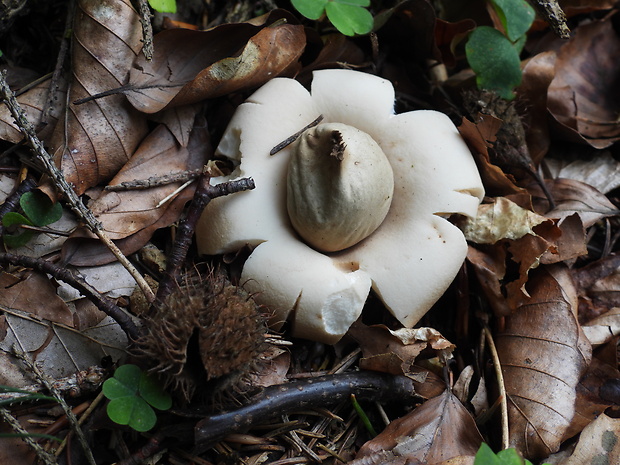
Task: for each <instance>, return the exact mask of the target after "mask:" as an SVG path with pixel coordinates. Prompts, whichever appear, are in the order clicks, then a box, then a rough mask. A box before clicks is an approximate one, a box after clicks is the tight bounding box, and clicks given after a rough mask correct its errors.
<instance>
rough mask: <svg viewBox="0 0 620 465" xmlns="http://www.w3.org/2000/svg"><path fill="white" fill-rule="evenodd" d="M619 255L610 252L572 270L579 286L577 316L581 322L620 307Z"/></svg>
mask: <svg viewBox="0 0 620 465" xmlns="http://www.w3.org/2000/svg"><path fill="white" fill-rule="evenodd" d="M618 270H620V255H618V254H612V255H609V256H607V257H603V258H601V259H599V260H596V261H594V262H592V263H590V264H588V265H586V266H584V267H582V268H579V269H576V270H573V276H574V279H575V283H576V284H577V286H578V288H579V296H580V302H579V304H580V305H579V318H580V319H581V321H583V322H588V321H591V320H592V319H594V318H596V317H598V316H600V315H602V314H604V313H606V312H607V311H609V309H611V308H614V307H620V272H619V271H618Z"/></svg>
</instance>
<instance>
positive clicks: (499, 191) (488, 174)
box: [458, 113, 525, 196]
mask: <svg viewBox="0 0 620 465" xmlns="http://www.w3.org/2000/svg"><path fill="white" fill-rule="evenodd" d="M501 125H502V121H501V120H500V119H499V118H495V117H494V116H491V115H485V114H482V113H479V114H478V119H477V121H476V122H472V121H470V120H468V119H467V118H463V121H462V123H461V125H460V126H459V127H458V130H459V133H460V134H461V136H462V137H463V139H465V142H466V143H467V145H468V146H469V149H470V150H471V152H472V153H473V155H474V158H475V159H476V165H477V166H478V170H479V171H480V176H481V177H482V181H483V182H484V187H485V191H486V193H487V195H492V196H495V195H498V196H499V195H509V194H519V193H522V192H524V191H525V189H522V188H521V187H519V186H517V185H516V183H515V180H514V178H512V176H510V175H507V174H506V173H504V172H503V171H502V169H501V168H500V167H499V166H497V165H495V164H493V163H491V160H490V156H489V149H490V148H492V147H493V143H494V142H495V141H496V134H497V132H498V131H499V129H500V127H501Z"/></svg>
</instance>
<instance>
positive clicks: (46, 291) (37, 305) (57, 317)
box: [0, 272, 73, 326]
mask: <svg viewBox="0 0 620 465" xmlns="http://www.w3.org/2000/svg"><path fill="white" fill-rule="evenodd" d="M0 305H4V306H6V307H10V308H13V309H16V310H21V311H23V312H27V313H30V314H32V315H36V316H37V317H39V318H45V319H46V320H50V321H54V322H56V323H62V324H65V325H67V326H73V317H72V315H71V311H70V310H69V308H68V307H67V305H66V304H65V303H64V302H63V300H62V299H61V298H60V297H58V295H57V294H56V289H55V288H54V285H53V284H52V283H51V281H50V280H49V279H47V277H46V276H44V275H41V274H39V273H30V274H28V275H26V276H24V277H21V278H20V277H17V276H13V275H11V274H8V273H4V272H3V273H2V274H0Z"/></svg>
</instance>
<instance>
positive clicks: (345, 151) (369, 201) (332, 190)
mask: <svg viewBox="0 0 620 465" xmlns="http://www.w3.org/2000/svg"><path fill="white" fill-rule="evenodd" d="M286 181H287V194H286V201H287V209H288V215H289V218H290V220H291V223H292V224H293V227H294V228H295V231H297V233H298V234H299V235H300V236H301V237H302V238H303V239H304V241H305V242H306V243H308V244H310V245H311V246H312V247H314V248H315V249H317V250H321V251H324V252H336V251H339V250H344V249H346V248H348V247H351V246H352V245H354V244H357V243H358V242H360V241H361V240H363V239H365V238H367V237H368V236H369V235H370V234H371V233H372V232H373V231H374V230H375V229H377V228H378V227H379V226H380V225H381V223H382V222H383V220H384V219H385V216H386V215H387V213H388V211H389V209H390V204H391V203H392V195H393V193H394V176H393V174H392V167H391V166H390V162H389V161H388V159H387V157H386V156H385V154H384V153H383V150H381V147H379V145H378V144H377V143H376V142H375V141H374V140H373V139H372V137H370V136H369V135H368V134H366V133H365V132H362V131H360V130H359V129H356V128H354V127H352V126H347V125H346V124H342V123H326V124H319V125H318V126H317V127H314V128H311V129H308V130H306V131H305V132H304V133H303V134H302V135H301V137H300V138H299V139H298V140H297V141H296V145H295V147H294V150H293V154H292V156H291V160H290V162H289V165H288V174H287V180H286Z"/></svg>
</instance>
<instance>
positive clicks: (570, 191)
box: [528, 178, 620, 228]
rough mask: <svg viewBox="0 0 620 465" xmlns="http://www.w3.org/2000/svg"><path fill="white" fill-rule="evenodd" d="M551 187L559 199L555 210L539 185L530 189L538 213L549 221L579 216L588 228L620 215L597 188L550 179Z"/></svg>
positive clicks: (571, 181)
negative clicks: (606, 218)
mask: <svg viewBox="0 0 620 465" xmlns="http://www.w3.org/2000/svg"><path fill="white" fill-rule="evenodd" d="M545 184H546V185H547V188H548V189H549V191H550V192H551V195H552V196H553V199H554V200H555V204H556V205H555V208H554V209H553V210H549V202H548V200H547V197H546V196H545V195H544V193H543V192H542V189H541V188H540V186H538V185H537V184H532V185H530V186H528V190H529V191H530V192H531V193H532V202H533V204H534V210H535V211H536V212H538V213H540V214H543V215H544V216H546V217H547V218H566V217H567V216H570V215H573V214H575V213H577V214H578V215H579V217H580V218H581V221H582V222H583V225H584V227H586V228H589V227H590V226H592V225H593V224H594V223H596V222H597V221H599V220H601V219H603V218H605V217H607V216H614V215H617V214H618V213H620V210H618V208H617V207H616V206H615V205H614V204H613V203H611V202H610V201H609V199H608V198H607V197H606V196H605V195H603V194H602V193H601V192H599V191H598V190H596V189H595V188H594V187H592V186H590V185H588V184H584V183H582V182H579V181H575V180H573V179H562V178H557V179H552V180H550V179H547V180H545Z"/></svg>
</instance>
